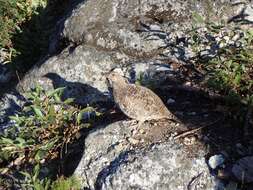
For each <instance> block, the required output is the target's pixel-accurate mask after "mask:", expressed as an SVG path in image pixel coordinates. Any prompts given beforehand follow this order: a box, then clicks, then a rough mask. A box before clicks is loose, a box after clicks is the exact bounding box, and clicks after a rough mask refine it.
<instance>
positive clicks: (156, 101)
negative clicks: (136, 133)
mask: <svg viewBox="0 0 253 190" xmlns="http://www.w3.org/2000/svg"><path fill="white" fill-rule="evenodd" d="M108 79H109V80H110V82H111V85H112V89H113V97H114V101H115V103H116V104H117V105H118V107H119V108H120V109H121V110H122V112H123V113H124V114H125V115H127V116H128V117H129V118H132V119H135V120H138V121H141V122H143V121H146V120H153V119H163V118H168V119H171V118H172V114H171V113H170V111H169V110H168V109H167V108H166V106H165V105H164V103H163V102H162V100H161V99H160V98H159V97H158V96H157V95H156V94H155V93H154V92H153V91H151V90H150V89H148V88H146V87H143V86H138V85H135V84H129V83H128V82H127V81H126V79H125V78H123V77H122V76H120V75H119V74H117V73H114V72H113V73H111V74H110V75H109V76H108Z"/></svg>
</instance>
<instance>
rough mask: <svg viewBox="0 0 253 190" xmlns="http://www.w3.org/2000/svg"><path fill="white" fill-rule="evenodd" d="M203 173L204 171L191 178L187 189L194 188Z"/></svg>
mask: <svg viewBox="0 0 253 190" xmlns="http://www.w3.org/2000/svg"><path fill="white" fill-rule="evenodd" d="M202 174H203V172H201V173H199V174H198V175H197V176H194V177H193V178H192V179H191V181H190V182H189V183H188V185H187V190H192V189H193V185H194V184H196V183H197V181H198V180H199V178H200V177H201V175H202Z"/></svg>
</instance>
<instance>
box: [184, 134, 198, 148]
mask: <svg viewBox="0 0 253 190" xmlns="http://www.w3.org/2000/svg"><path fill="white" fill-rule="evenodd" d="M196 141H197V138H196V137H195V136H189V137H188V136H186V137H185V138H184V141H183V143H184V144H185V145H186V146H191V145H194V144H195V143H196Z"/></svg>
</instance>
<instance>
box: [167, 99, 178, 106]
mask: <svg viewBox="0 0 253 190" xmlns="http://www.w3.org/2000/svg"><path fill="white" fill-rule="evenodd" d="M175 102H176V101H175V100H174V99H172V98H169V99H168V100H167V104H168V105H169V104H174V103H175Z"/></svg>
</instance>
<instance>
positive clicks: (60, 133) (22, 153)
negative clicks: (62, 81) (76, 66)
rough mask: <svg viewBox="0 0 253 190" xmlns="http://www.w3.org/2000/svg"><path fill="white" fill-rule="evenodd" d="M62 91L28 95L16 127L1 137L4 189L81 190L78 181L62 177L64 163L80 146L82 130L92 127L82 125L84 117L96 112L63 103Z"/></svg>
mask: <svg viewBox="0 0 253 190" xmlns="http://www.w3.org/2000/svg"><path fill="white" fill-rule="evenodd" d="M63 90H64V88H59V89H56V90H52V91H49V92H45V91H44V90H43V89H42V88H41V87H37V88H36V89H35V90H34V91H32V92H31V93H29V94H27V98H28V103H27V105H26V106H24V108H23V109H22V111H21V112H20V113H18V114H17V115H15V116H12V117H11V120H12V121H13V127H10V128H8V129H6V130H5V131H4V133H3V134H1V135H0V179H1V181H2V183H1V186H0V187H1V188H6V189H8V188H11V187H12V188H13V187H19V188H22V189H29V188H32V189H61V190H63V189H66V190H67V189H68V190H69V189H79V182H78V179H76V178H75V177H71V178H65V177H63V172H62V170H64V169H63V168H64V165H63V162H64V159H65V158H66V157H67V156H68V155H69V152H73V151H74V150H73V147H76V146H78V140H79V139H80V138H81V137H82V134H83V133H82V132H81V129H85V128H88V127H90V125H91V124H90V121H91V118H88V120H87V119H86V122H81V121H82V120H83V116H85V114H87V113H90V112H94V109H93V108H91V107H88V108H84V109H79V108H75V107H73V106H71V105H70V104H71V103H72V102H73V99H66V100H64V101H62V100H61V98H60V97H61V94H62V93H63ZM71 149H72V150H71ZM57 176H59V177H58V178H57ZM20 180H21V181H22V182H20ZM70 187H71V188H70Z"/></svg>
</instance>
